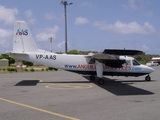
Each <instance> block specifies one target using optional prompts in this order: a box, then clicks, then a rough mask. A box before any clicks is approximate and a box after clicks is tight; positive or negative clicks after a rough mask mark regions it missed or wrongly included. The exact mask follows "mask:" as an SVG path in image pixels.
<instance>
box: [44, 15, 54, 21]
mask: <svg viewBox="0 0 160 120" xmlns="http://www.w3.org/2000/svg"><path fill="white" fill-rule="evenodd" d="M45 18H46V19H47V20H52V19H53V18H54V15H53V13H46V14H45Z"/></svg>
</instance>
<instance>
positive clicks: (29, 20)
mask: <svg viewBox="0 0 160 120" xmlns="http://www.w3.org/2000/svg"><path fill="white" fill-rule="evenodd" d="M35 22H36V19H34V18H30V19H28V21H27V23H28V24H31V25H33V24H34V23H35Z"/></svg>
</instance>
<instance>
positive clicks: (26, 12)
mask: <svg viewBox="0 0 160 120" xmlns="http://www.w3.org/2000/svg"><path fill="white" fill-rule="evenodd" d="M24 14H25V16H26V17H27V18H30V17H32V11H31V10H26V11H25V12H24Z"/></svg>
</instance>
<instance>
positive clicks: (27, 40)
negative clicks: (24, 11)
mask: <svg viewBox="0 0 160 120" xmlns="http://www.w3.org/2000/svg"><path fill="white" fill-rule="evenodd" d="M36 51H38V47H37V45H36V43H35V41H34V39H33V37H32V35H31V32H30V30H29V28H28V26H27V24H26V22H25V21H15V23H14V38H13V52H17V53H24V52H36Z"/></svg>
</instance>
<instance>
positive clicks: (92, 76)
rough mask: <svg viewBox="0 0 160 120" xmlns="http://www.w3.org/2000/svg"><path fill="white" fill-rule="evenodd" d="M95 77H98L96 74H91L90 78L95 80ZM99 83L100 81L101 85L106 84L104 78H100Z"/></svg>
mask: <svg viewBox="0 0 160 120" xmlns="http://www.w3.org/2000/svg"><path fill="white" fill-rule="evenodd" d="M95 79H96V77H95V76H94V75H91V76H90V80H91V81H94V80H95ZM97 83H98V84H99V85H104V84H105V81H104V80H103V78H98V81H97Z"/></svg>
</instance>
